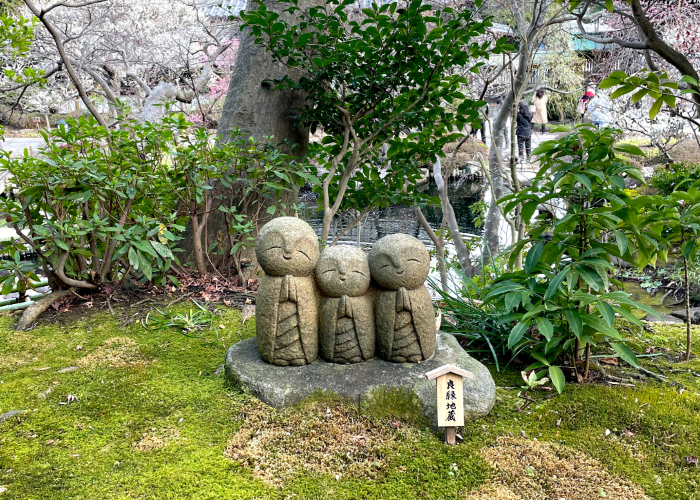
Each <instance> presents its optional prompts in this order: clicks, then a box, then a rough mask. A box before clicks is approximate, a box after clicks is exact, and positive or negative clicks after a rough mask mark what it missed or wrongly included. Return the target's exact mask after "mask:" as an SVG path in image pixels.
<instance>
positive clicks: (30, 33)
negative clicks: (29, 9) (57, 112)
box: [0, 3, 45, 138]
mask: <svg viewBox="0 0 700 500" xmlns="http://www.w3.org/2000/svg"><path fill="white" fill-rule="evenodd" d="M11 7H13V6H12V5H2V3H0V54H2V60H0V70H1V71H2V73H3V75H4V76H5V78H6V79H7V81H9V82H11V83H16V84H21V85H27V84H29V83H34V82H41V81H42V78H41V77H42V75H43V74H44V73H45V71H44V70H37V69H34V68H32V67H27V68H24V69H23V70H22V71H21V72H19V73H18V72H16V71H14V70H13V69H11V67H6V65H8V66H9V65H10V62H11V61H12V60H14V59H18V58H23V57H26V56H27V54H28V53H29V49H30V47H31V45H32V42H33V41H34V25H35V24H36V19H33V18H32V19H31V20H30V19H27V18H25V17H22V16H18V17H13V16H11V15H9V14H7V13H6V12H4V11H9V10H10V8H11ZM3 133H4V128H3V127H2V126H0V138H2V136H3Z"/></svg>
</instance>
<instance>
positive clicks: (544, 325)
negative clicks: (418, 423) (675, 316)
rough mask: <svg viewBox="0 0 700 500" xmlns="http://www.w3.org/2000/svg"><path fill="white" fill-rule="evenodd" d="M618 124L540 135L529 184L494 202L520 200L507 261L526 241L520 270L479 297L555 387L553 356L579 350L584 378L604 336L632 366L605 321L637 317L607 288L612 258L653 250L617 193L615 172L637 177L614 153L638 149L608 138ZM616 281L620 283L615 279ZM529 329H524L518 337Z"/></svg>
mask: <svg viewBox="0 0 700 500" xmlns="http://www.w3.org/2000/svg"><path fill="white" fill-rule="evenodd" d="M618 133H619V131H615V130H611V129H604V130H598V129H597V128H595V127H592V126H588V125H582V126H579V127H577V128H576V129H575V130H574V132H573V133H571V134H569V135H567V136H566V137H564V138H562V139H560V140H556V141H547V142H544V143H542V144H541V145H540V146H539V147H538V148H536V149H535V151H533V154H538V155H540V165H541V168H540V170H539V172H538V173H537V176H536V177H535V178H534V179H533V184H532V186H531V187H527V188H524V189H523V190H522V191H520V192H518V193H514V194H511V195H508V196H505V197H504V198H502V199H501V200H500V203H502V204H503V206H504V207H503V210H504V212H508V211H510V210H513V209H514V208H515V207H516V206H518V205H519V204H522V217H523V220H524V221H525V223H527V224H529V230H528V233H527V236H526V238H525V239H523V240H522V241H520V242H518V243H516V244H515V245H514V246H513V247H511V249H510V251H511V265H512V263H513V261H514V260H515V258H516V256H517V254H518V252H519V251H520V249H521V248H522V247H524V246H526V245H529V246H530V248H529V250H528V252H527V254H526V256H525V263H524V267H523V269H520V270H516V271H514V272H511V273H507V274H503V275H501V276H499V277H498V278H497V279H496V280H495V281H494V283H493V285H492V286H493V288H492V290H491V291H490V292H489V293H488V295H487V296H486V298H485V302H487V303H496V304H497V305H498V307H499V308H500V309H501V310H503V311H505V313H506V314H505V315H504V317H502V318H501V319H500V322H501V323H502V324H504V323H511V322H512V323H514V326H513V328H512V330H511V332H510V336H509V338H508V345H509V347H510V348H511V349H512V350H513V351H514V352H515V353H516V354H517V353H527V354H529V355H530V356H532V357H533V358H534V359H535V360H536V362H535V363H534V364H533V365H531V366H530V367H529V368H528V369H527V370H530V369H540V368H545V370H541V371H540V376H543V375H544V373H545V372H548V373H549V377H550V379H551V380H552V383H553V384H554V386H555V387H556V388H557V390H558V391H559V392H561V390H562V388H563V386H564V375H563V372H562V370H561V368H560V367H559V366H557V361H558V360H559V359H560V357H561V356H563V355H570V357H571V359H572V361H573V366H574V369H576V362H577V360H578V359H579V353H580V351H581V349H584V350H585V364H584V367H583V370H584V374H583V378H587V376H588V370H589V363H590V356H591V346H595V345H599V344H609V345H610V346H611V347H612V348H613V349H614V350H615V351H616V352H617V354H618V355H619V356H620V357H621V358H622V359H624V360H625V361H627V362H628V363H630V364H632V365H636V364H637V360H636V356H635V354H634V352H633V351H632V350H631V349H630V348H629V347H627V346H626V345H625V339H624V338H623V337H622V336H621V335H620V333H619V332H618V331H617V329H616V328H615V325H614V321H615V314H616V313H617V314H620V315H621V316H622V317H624V318H626V319H627V320H629V321H631V322H633V323H635V324H641V323H640V322H639V320H638V319H637V318H636V317H635V316H634V314H632V312H631V308H634V307H638V308H642V309H644V310H647V311H648V312H652V313H653V310H651V308H648V307H646V306H642V305H639V304H636V303H635V302H633V301H632V300H631V299H630V295H629V294H627V293H626V292H623V291H613V290H612V288H611V285H612V284H615V283H616V282H615V281H614V280H612V279H611V278H610V277H609V272H610V271H611V270H612V268H613V265H612V262H611V259H612V257H617V258H619V259H622V260H624V261H627V262H631V263H635V264H640V265H641V264H643V265H646V263H647V262H649V261H650V260H651V259H653V258H654V255H655V252H656V248H657V242H656V237H655V234H654V233H653V232H651V231H648V230H645V229H643V228H640V227H638V224H639V222H640V220H641V217H640V216H639V214H638V209H637V206H636V205H635V201H634V200H633V199H632V198H630V197H629V196H628V195H627V194H626V193H625V176H627V177H632V178H635V179H638V180H643V178H642V174H641V172H640V171H639V170H638V169H636V168H634V167H632V166H630V165H628V164H626V163H624V162H622V161H621V160H619V159H618V158H617V157H616V155H615V154H616V152H624V153H626V154H634V155H641V154H642V152H641V151H640V150H639V148H637V147H635V146H630V145H619V146H615V145H614V142H615V139H616V138H617V134H618ZM545 202H546V203H551V204H554V205H555V206H558V207H560V208H561V209H562V210H563V211H564V212H565V214H564V215H563V216H562V217H555V218H550V217H544V216H538V217H534V218H533V215H534V213H535V211H536V209H537V207H538V206H539V205H540V204H541V203H545ZM617 284H618V285H621V284H620V283H617ZM526 333H529V335H526Z"/></svg>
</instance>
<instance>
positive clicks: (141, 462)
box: [0, 306, 700, 500]
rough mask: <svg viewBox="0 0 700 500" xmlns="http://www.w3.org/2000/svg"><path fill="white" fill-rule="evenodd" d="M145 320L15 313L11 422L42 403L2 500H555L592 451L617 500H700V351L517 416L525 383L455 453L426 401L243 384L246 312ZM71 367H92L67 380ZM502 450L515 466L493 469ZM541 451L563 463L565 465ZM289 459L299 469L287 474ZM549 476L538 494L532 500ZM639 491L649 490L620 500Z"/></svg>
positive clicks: (11, 439) (666, 344)
mask: <svg viewBox="0 0 700 500" xmlns="http://www.w3.org/2000/svg"><path fill="white" fill-rule="evenodd" d="M175 307H176V308H177V307H179V306H175ZM182 307H185V306H182ZM133 314H134V313H133V311H130V310H128V309H124V310H119V309H115V315H110V314H109V313H104V312H89V313H86V314H85V315H84V317H80V316H79V315H73V317H71V318H70V319H67V320H65V321H62V322H61V323H59V324H44V323H42V324H41V325H39V326H38V327H37V328H36V329H35V330H33V331H31V332H15V331H14V330H13V329H12V328H13V325H14V323H15V322H16V317H9V316H3V317H0V414H2V413H4V412H6V411H10V410H26V413H24V414H22V415H19V416H14V417H11V418H9V419H7V420H5V421H4V422H2V423H0V486H1V487H4V488H6V491H5V492H4V493H0V499H3V500H4V499H5V498H8V499H9V498H13V499H14V498H22V499H35V498H36V499H39V498H51V499H64V498H65V499H68V498H70V499H97V498H106V499H112V498H148V499H151V498H152V499H161V498H173V499H175V498H177V499H181V498H197V499H200V498H203V499H206V498H217V499H220V498H236V499H238V498H280V499H281V498H309V499H311V498H324V499H325V498H333V499H336V498H341V499H342V498H347V499H360V498H367V499H370V498H371V499H375V498H382V499H384V498H386V499H390V498H395V499H410V498H421V499H443V498H528V499H529V498H545V497H546V495H547V494H551V493H554V492H555V491H559V490H556V489H549V490H547V488H550V486H547V485H548V484H550V483H551V482H552V481H554V480H553V479H552V476H554V475H556V474H554V473H553V471H554V470H557V469H558V468H562V467H563V466H564V465H566V464H568V465H567V467H569V469H571V467H572V466H574V467H575V466H576V463H577V462H578V461H580V460H581V459H580V458H577V457H580V456H585V457H590V458H591V459H592V462H591V463H592V464H593V465H590V466H591V467H593V468H594V469H595V468H596V467H598V469H600V470H599V472H598V473H596V474H598V475H596V474H593V475H591V476H590V477H591V478H593V479H592V480H593V481H597V480H598V479H595V478H599V477H600V478H603V477H604V478H606V479H600V481H607V482H605V484H603V483H601V485H600V488H598V489H597V490H596V489H592V490H591V491H597V492H598V493H599V495H601V496H602V495H607V496H608V497H610V498H644V496H639V495H641V493H639V492H640V491H641V490H640V488H643V489H644V491H645V492H646V493H645V495H648V496H649V497H653V498H656V499H684V498H700V476H699V475H700V470H699V469H698V468H697V467H696V466H695V465H694V464H692V463H688V460H686V458H687V457H694V456H699V455H700V378H698V377H696V376H694V375H693V373H692V372H700V361H692V362H690V363H688V364H681V365H672V364H671V363H670V362H669V361H666V360H663V361H662V360H661V357H659V358H654V359H655V361H654V362H653V365H656V366H660V367H661V368H662V369H664V370H665V371H666V373H667V375H668V376H669V378H670V380H675V381H678V382H679V383H680V384H682V387H681V386H680V385H670V384H668V383H664V384H662V383H659V382H656V381H639V382H637V381H636V382H635V383H636V387H634V388H622V387H612V388H610V387H602V386H599V385H593V384H584V385H580V386H577V385H574V384H567V386H566V389H565V391H564V394H563V395H561V396H558V397H553V398H551V399H546V397H549V396H551V393H546V392H538V393H537V394H536V395H535V396H536V399H537V400H538V402H537V403H535V404H532V405H531V406H530V407H529V408H528V410H527V412H526V413H520V412H518V411H517V409H516V408H517V407H518V406H520V405H521V404H522V403H523V400H522V399H520V398H519V397H518V392H519V390H518V389H499V390H498V401H497V403H496V406H495V408H494V410H493V412H492V413H491V415H490V416H489V417H487V418H485V419H482V420H478V421H475V422H470V423H469V424H468V425H467V426H466V427H465V428H464V429H462V430H460V434H461V435H463V436H464V442H463V443H462V444H460V445H459V446H455V447H448V446H446V445H444V444H442V442H441V437H440V436H438V435H436V434H435V433H433V432H432V431H430V430H429V429H427V428H425V427H424V423H422V422H421V420H420V418H415V417H412V416H411V408H412V407H413V406H415V405H413V404H412V403H411V402H410V401H409V402H406V404H402V403H401V401H398V400H397V401H394V399H396V398H398V396H397V395H394V394H387V395H384V396H383V399H382V398H379V397H378V398H377V399H376V401H375V404H374V405H367V406H366V407H364V408H352V407H348V406H347V405H342V404H341V403H338V402H335V401H332V399H331V398H326V397H320V398H319V400H320V402H316V403H310V404H306V405H302V406H301V407H299V408H295V409H288V410H284V411H273V410H270V409H267V408H266V407H264V405H261V404H260V403H259V402H257V401H256V400H254V399H253V398H251V397H250V396H248V395H246V394H244V393H242V392H240V391H239V390H237V389H235V388H232V387H230V386H229V385H227V383H226V381H225V378H224V375H223V374H219V375H215V374H214V372H215V370H216V368H217V367H218V366H219V365H220V364H221V363H222V361H223V357H224V353H225V349H226V347H227V346H229V345H230V344H232V343H234V342H237V341H239V340H241V339H243V338H246V337H249V336H251V335H253V333H254V323H253V321H248V322H246V324H245V326H244V327H242V326H241V324H240V314H239V313H238V311H236V310H233V309H228V308H226V309H223V312H222V314H221V317H219V318H217V319H216V323H217V324H223V325H225V328H224V330H223V331H219V338H218V339H217V338H216V336H215V334H214V332H204V335H205V337H206V340H202V339H201V338H188V337H184V336H181V335H180V334H179V333H177V332H176V331H175V330H161V331H155V332H154V331H146V330H145V329H144V328H143V327H142V326H141V324H140V323H138V322H137V321H136V318H134V317H133ZM629 334H630V335H631V336H633V338H634V340H635V342H636V343H637V344H638V346H639V348H642V347H644V346H646V347H651V346H654V347H655V348H656V349H657V351H658V350H663V349H678V345H680V344H682V339H683V338H684V337H683V336H684V333H683V331H682V328H664V329H660V330H659V331H657V332H655V333H650V332H645V331H630V332H629ZM697 334H700V331H696V335H697ZM698 336H699V337H700V335H698ZM649 359H651V358H649ZM649 359H647V361H645V363H647V366H650V367H652V365H651V361H649ZM67 367H78V369H76V370H73V371H69V372H64V373H59V372H58V371H59V370H61V369H63V368H67ZM652 368H653V367H652ZM674 369H678V370H680V369H682V370H691V372H690V373H689V372H683V373H680V372H671V370H674ZM628 371H629V370H628ZM492 372H493V374H494V378H495V379H496V383H497V385H499V386H520V385H521V381H520V380H519V379H520V375H519V373H518V372H517V371H516V370H510V371H503V372H501V373H498V372H496V371H495V370H493V369H492ZM49 387H52V390H51V391H50V392H49V393H48V394H46V392H45V391H46V390H47V389H48V388H49ZM42 393H44V395H45V397H43V398H42V397H40V395H42ZM69 396H75V397H76V398H77V401H74V402H69V400H71V399H73V398H69ZM398 399H400V398H398ZM383 400H386V402H387V403H388V405H383V404H380V403H381V401H383ZM62 403H64V404H62ZM387 406H390V407H395V408H396V412H392V411H387ZM329 412H330V413H329ZM334 418H337V420H334ZM397 420H400V421H402V422H403V423H401V424H400V425H399V424H397V422H396V421H397ZM290 422H298V424H294V425H292V426H291V427H290ZM344 426H345V427H344ZM297 428H298V429H300V432H301V431H303V432H305V433H307V435H308V436H309V437H310V439H309V440H308V442H310V443H312V444H313V446H315V449H313V450H301V449H300V450H299V451H298V452H297V455H296V456H295V450H296V448H295V444H294V440H297V442H303V443H305V442H306V441H307V440H306V439H301V440H300V437H299V436H294V435H292V434H293V433H294V431H295V429H297ZM346 428H347V429H352V430H353V434H352V435H351V436H349V438H348V439H347V440H346V441H347V442H343V440H342V439H335V440H334V441H338V443H337V446H335V445H333V446H332V445H330V444H329V443H330V442H331V441H329V440H328V438H326V437H324V434H325V433H327V434H329V435H330V436H331V439H333V436H334V435H335V436H336V438H337V436H338V435H342V433H343V431H344V429H346ZM329 429H330V431H329ZM266 430H267V431H268V432H266ZM608 430H609V431H610V432H609V433H608V432H607V431H608ZM258 431H260V432H258ZM287 433H289V435H288V434H287ZM334 433H340V434H334ZM243 434H246V435H248V436H252V437H251V438H250V439H253V440H257V441H255V443H253V442H250V443H248V442H247V441H246V440H245V439H244V440H241V437H242V436H243ZM256 436H264V439H263V438H262V437H261V438H257V437H256ZM512 437H515V438H517V439H516V440H513V439H512ZM535 438H536V439H537V441H535V440H534V439H535ZM365 441H369V442H371V443H372V444H371V446H367V447H366V448H364V447H363V445H361V443H364V442H365ZM528 443H529V444H531V445H532V450H531V451H530V452H529V451H528V450H529V449H530V448H528V446H529V445H528ZM541 443H547V447H544V448H543V447H542V446H540V444H541ZM549 443H552V445H551V446H550V445H549ZM334 446H335V447H334ZM227 450H228V451H227ZM508 450H511V451H510V452H508ZM513 450H516V451H517V453H518V455H517V456H518V457H520V460H522V471H520V474H518V473H517V472H518V471H515V472H513V471H512V470H511V472H508V473H506V472H504V471H508V470H509V469H508V467H516V469H517V467H518V465H517V464H518V460H514V459H513V457H514V455H513V453H514V452H513ZM523 450H525V451H523ZM347 452H351V453H350V455H347V454H346V453H347ZM528 453H530V454H529V455H528ZM577 453H579V454H583V455H577ZM498 456H503V457H505V458H504V461H503V462H499V461H498V460H496V461H495V462H494V459H493V457H498ZM542 457H552V458H551V463H550V462H548V463H550V465H545V464H544V462H543V460H545V459H544V458H542ZM529 460H530V461H529ZM547 460H549V459H547ZM290 461H291V462H297V463H294V464H293V467H287V468H284V467H285V465H284V464H287V463H289V462H290ZM690 461H691V462H692V459H690ZM353 464H354V468H353V467H352V466H351V465H353ZM508 464H510V465H508ZM552 464H553V465H552ZM572 464H573V465H572ZM596 464H597V465H596ZM270 466H279V467H283V468H284V469H280V470H281V471H282V470H284V478H283V480H282V481H277V482H275V481H270V480H269V470H268V471H267V472H265V473H256V467H258V469H260V468H261V467H262V468H267V467H270ZM552 467H554V468H552ZM594 469H591V470H594ZM598 469H595V470H598ZM295 470H296V472H294V471H295ZM290 471H291V472H290ZM329 471H330V473H329ZM499 471H500V472H499ZM266 474H267V475H268V478H267V480H266V477H265V475H266ZM280 474H282V473H280ZM504 474H505V476H504ZM560 477H566V475H565V474H564V473H563V471H562V475H561V476H560ZM611 478H612V479H611ZM535 483H537V484H536V485H535ZM564 483H565V484H568V481H566V482H564ZM572 484H573V482H572ZM533 485H535V486H536V488H540V489H539V490H537V491H538V492H539V493H528V492H530V491H532V492H534V491H535V490H533V489H528V488H530V487H531V486H532V487H533V488H535V486H533ZM543 485H544V486H543ZM625 485H632V486H630V487H629V488H628V490H626V491H632V492H635V491H636V492H637V493H636V495H638V496H616V488H618V487H619V488H623V487H627V486H625ZM579 486H580V485H579ZM489 488H491V489H489ZM542 488H544V489H542ZM2 490H3V488H0V491H2ZM506 490H507V491H509V492H510V493H507V494H506V493H504V494H503V496H499V495H500V493H493V491H500V492H502V491H506ZM489 491H492V492H491V493H489ZM571 491H573V490H571ZM512 492H515V493H517V494H518V495H520V496H515V497H514V496H512V495H511V496H508V495H510V494H511V493H512ZM548 492H549V493H548ZM542 495H545V496H542ZM566 498H567V500H568V499H569V498H572V499H573V498H575V496H567V497H566Z"/></svg>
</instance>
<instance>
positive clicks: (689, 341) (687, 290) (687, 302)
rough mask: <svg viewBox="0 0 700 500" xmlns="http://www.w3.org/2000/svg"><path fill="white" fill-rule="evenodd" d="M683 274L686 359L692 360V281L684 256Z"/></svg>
mask: <svg viewBox="0 0 700 500" xmlns="http://www.w3.org/2000/svg"><path fill="white" fill-rule="evenodd" d="M683 276H684V277H685V328H686V332H685V334H686V344H685V345H686V348H685V360H686V361H690V354H691V351H690V350H691V347H692V341H693V338H692V336H691V334H690V324H691V318H690V281H689V280H688V259H686V258H685V257H683Z"/></svg>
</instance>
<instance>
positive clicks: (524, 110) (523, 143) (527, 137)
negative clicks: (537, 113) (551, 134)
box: [515, 101, 532, 163]
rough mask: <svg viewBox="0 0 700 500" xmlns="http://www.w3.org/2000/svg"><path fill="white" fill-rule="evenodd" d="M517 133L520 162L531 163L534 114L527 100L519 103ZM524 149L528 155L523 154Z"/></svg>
mask: <svg viewBox="0 0 700 500" xmlns="http://www.w3.org/2000/svg"><path fill="white" fill-rule="evenodd" d="M516 125H517V127H516V129H515V135H516V136H518V156H519V158H520V163H530V153H531V151H532V143H531V139H532V114H531V113H530V110H529V109H528V106H527V103H526V102H525V101H520V104H518V116H517V118H516ZM523 150H524V151H525V153H526V155H527V156H523Z"/></svg>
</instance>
